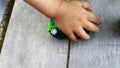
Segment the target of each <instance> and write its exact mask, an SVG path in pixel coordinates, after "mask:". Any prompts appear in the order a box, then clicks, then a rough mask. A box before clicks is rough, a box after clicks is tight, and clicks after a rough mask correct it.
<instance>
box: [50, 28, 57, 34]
mask: <svg viewBox="0 0 120 68" xmlns="http://www.w3.org/2000/svg"><path fill="white" fill-rule="evenodd" d="M50 33H51V34H52V35H57V33H58V30H57V29H52V30H51V31H50Z"/></svg>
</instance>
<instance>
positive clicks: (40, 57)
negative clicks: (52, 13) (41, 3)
mask: <svg viewBox="0 0 120 68" xmlns="http://www.w3.org/2000/svg"><path fill="white" fill-rule="evenodd" d="M48 21H49V19H48V18H46V17H45V16H44V15H42V14H40V13H39V12H38V11H36V10H35V9H34V8H32V7H31V6H29V5H27V4H26V3H24V2H23V0H16V1H15V6H14V9H13V12H12V16H11V19H10V23H9V26H8V30H7V33H6V37H5V41H4V44H3V48H2V52H1V56H0V68H66V62H67V49H68V41H67V40H62V41H61V40H57V39H54V38H53V37H51V36H50V35H49V33H48V32H47V24H48V23H47V22H48Z"/></svg>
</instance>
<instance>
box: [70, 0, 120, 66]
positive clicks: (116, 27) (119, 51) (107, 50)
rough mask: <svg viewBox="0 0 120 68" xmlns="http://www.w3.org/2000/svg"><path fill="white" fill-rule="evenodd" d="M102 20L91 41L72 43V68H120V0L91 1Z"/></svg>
mask: <svg viewBox="0 0 120 68" xmlns="http://www.w3.org/2000/svg"><path fill="white" fill-rule="evenodd" d="M89 1H90V2H91V4H92V6H93V9H94V13H95V14H97V15H98V16H99V17H100V18H101V20H102V24H101V25H100V32H99V33H97V34H91V39H90V40H89V41H83V40H81V41H80V42H79V43H72V45H71V55H70V64H69V65H70V68H120V5H119V4H120V0H89Z"/></svg>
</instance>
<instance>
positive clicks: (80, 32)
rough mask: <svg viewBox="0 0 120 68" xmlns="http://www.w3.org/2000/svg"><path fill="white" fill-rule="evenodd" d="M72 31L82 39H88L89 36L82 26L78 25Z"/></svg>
mask: <svg viewBox="0 0 120 68" xmlns="http://www.w3.org/2000/svg"><path fill="white" fill-rule="evenodd" d="M74 32H75V34H76V35H77V36H78V37H80V38H81V39H84V40H88V39H90V36H89V35H88V34H87V33H86V32H85V30H84V29H83V28H82V27H78V28H77V29H76V30H75V31H74Z"/></svg>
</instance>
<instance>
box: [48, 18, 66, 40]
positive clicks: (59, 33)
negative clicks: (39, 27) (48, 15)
mask: <svg viewBox="0 0 120 68" xmlns="http://www.w3.org/2000/svg"><path fill="white" fill-rule="evenodd" d="M48 32H50V34H51V35H52V36H53V37H55V38H57V39H65V38H67V36H66V35H65V34H64V33H63V32H62V31H61V30H60V29H59V28H58V27H57V25H56V23H55V22H54V20H52V19H51V20H50V22H49V25H48Z"/></svg>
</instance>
